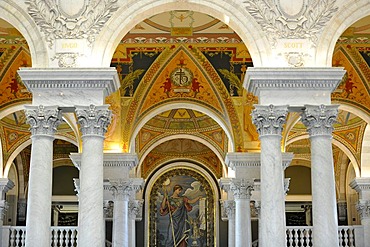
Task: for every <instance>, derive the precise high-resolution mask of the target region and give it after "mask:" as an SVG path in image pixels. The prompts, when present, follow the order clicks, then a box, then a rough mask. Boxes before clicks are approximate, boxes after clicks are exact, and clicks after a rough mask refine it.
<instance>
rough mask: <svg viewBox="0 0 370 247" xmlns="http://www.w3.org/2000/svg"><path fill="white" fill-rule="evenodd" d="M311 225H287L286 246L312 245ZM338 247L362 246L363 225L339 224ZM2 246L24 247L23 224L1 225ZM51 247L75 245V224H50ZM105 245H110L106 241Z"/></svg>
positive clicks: (256, 244)
mask: <svg viewBox="0 0 370 247" xmlns="http://www.w3.org/2000/svg"><path fill="white" fill-rule="evenodd" d="M312 231H313V227H312V226H287V227H286V239H287V243H286V246H287V247H295V246H313V243H312ZM338 235H339V247H364V246H365V243H364V229H363V226H339V227H338ZM2 236H3V242H2V243H1V246H3V247H15V246H17V247H24V246H25V236H26V227H25V226H3V227H2ZM50 237H51V247H56V246H74V247H77V227H76V226H66V227H62V226H52V227H50ZM106 246H111V243H110V242H106ZM252 246H253V247H257V246H258V241H254V242H253V244H252Z"/></svg>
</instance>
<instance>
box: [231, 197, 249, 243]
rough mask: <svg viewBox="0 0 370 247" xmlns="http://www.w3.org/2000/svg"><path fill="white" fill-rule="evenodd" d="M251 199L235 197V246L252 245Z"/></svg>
mask: <svg viewBox="0 0 370 247" xmlns="http://www.w3.org/2000/svg"><path fill="white" fill-rule="evenodd" d="M250 212H251V209H250V200H249V199H235V247H251V246H252V227H251V214H250Z"/></svg>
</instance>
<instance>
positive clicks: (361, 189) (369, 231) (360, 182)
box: [349, 177, 370, 247]
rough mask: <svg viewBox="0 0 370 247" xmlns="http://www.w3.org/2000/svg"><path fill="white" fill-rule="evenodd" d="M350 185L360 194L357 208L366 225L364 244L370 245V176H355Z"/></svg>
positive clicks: (362, 223) (367, 246) (362, 221)
mask: <svg viewBox="0 0 370 247" xmlns="http://www.w3.org/2000/svg"><path fill="white" fill-rule="evenodd" d="M349 185H350V186H351V187H352V188H353V189H354V190H356V192H357V193H358V195H359V201H358V203H357V205H356V209H357V212H358V214H359V215H360V218H361V225H362V226H363V227H364V243H365V245H364V246H365V247H370V178H369V177H363V178H355V179H354V180H353V181H352V182H351V183H350V184H349Z"/></svg>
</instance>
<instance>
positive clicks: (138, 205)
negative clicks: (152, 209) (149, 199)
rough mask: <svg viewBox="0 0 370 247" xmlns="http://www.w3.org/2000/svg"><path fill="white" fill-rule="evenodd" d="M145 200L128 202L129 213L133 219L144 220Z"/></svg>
mask: <svg viewBox="0 0 370 247" xmlns="http://www.w3.org/2000/svg"><path fill="white" fill-rule="evenodd" d="M143 203H144V200H130V201H129V202H128V211H129V216H130V218H131V219H133V220H136V221H141V220H142V219H143Z"/></svg>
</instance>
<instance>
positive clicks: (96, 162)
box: [27, 105, 112, 247]
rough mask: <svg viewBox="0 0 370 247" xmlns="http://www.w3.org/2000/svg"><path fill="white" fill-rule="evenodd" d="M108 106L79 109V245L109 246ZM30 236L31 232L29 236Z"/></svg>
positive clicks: (79, 107) (80, 107)
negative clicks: (105, 179) (105, 206)
mask: <svg viewBox="0 0 370 247" xmlns="http://www.w3.org/2000/svg"><path fill="white" fill-rule="evenodd" d="M111 114H112V113H111V111H110V110H108V105H102V106H94V105H90V106H76V116H77V119H78V122H79V124H80V128H81V133H82V147H83V150H82V155H81V166H80V178H79V182H80V191H79V193H78V194H79V196H78V197H79V211H78V212H79V213H78V246H79V247H101V246H105V223H104V216H103V207H102V203H103V142H104V134H105V133H106V131H107V127H108V125H109V123H110V121H111ZM27 234H28V233H27Z"/></svg>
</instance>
